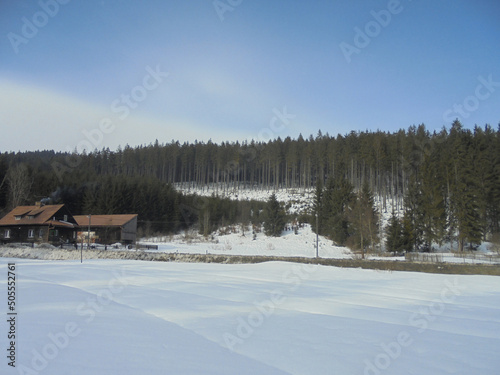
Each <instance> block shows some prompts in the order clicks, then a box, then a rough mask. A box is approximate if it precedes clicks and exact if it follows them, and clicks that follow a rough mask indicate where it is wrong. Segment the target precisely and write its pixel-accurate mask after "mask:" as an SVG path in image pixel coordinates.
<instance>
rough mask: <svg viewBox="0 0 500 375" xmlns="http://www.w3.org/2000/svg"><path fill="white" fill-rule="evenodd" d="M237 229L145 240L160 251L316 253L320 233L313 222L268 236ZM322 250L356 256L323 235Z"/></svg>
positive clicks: (331, 254) (325, 255)
mask: <svg viewBox="0 0 500 375" xmlns="http://www.w3.org/2000/svg"><path fill="white" fill-rule="evenodd" d="M234 229H235V231H237V232H236V233H230V234H220V233H214V234H212V236H210V237H209V238H208V239H205V238H204V237H203V236H201V235H199V234H197V233H196V232H190V233H187V234H183V235H177V236H172V237H155V238H149V239H142V240H141V241H140V242H141V243H143V244H154V245H158V251H160V252H169V253H176V252H178V253H185V254H225V255H265V256H266V255H267V256H286V257H308V258H312V257H315V256H316V234H314V233H313V231H312V230H311V226H310V225H308V224H305V225H304V226H303V227H302V228H299V230H298V234H295V232H294V231H293V230H288V231H283V233H282V235H281V237H268V236H266V235H265V234H264V233H262V232H260V233H255V237H254V235H253V233H252V230H251V228H250V227H249V228H247V230H246V231H245V235H243V232H242V231H241V228H239V227H236V226H235V227H234ZM318 254H319V256H320V257H322V258H337V259H342V258H352V252H351V250H349V249H348V248H346V247H339V246H334V245H333V243H332V241H330V240H328V239H326V238H325V237H323V236H319V249H318Z"/></svg>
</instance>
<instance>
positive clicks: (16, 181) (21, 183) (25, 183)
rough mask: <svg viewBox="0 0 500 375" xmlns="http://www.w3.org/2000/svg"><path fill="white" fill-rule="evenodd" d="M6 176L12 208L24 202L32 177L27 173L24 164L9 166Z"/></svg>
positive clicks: (28, 192)
mask: <svg viewBox="0 0 500 375" xmlns="http://www.w3.org/2000/svg"><path fill="white" fill-rule="evenodd" d="M6 178H7V184H8V186H9V204H10V206H11V207H12V208H13V207H17V206H19V205H22V204H25V203H26V202H27V201H28V199H29V196H30V193H31V187H32V185H33V178H32V177H31V176H30V174H29V171H28V167H26V165H24V164H17V165H15V166H11V167H10V168H9V170H8V172H7V176H6Z"/></svg>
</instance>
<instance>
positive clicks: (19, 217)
mask: <svg viewBox="0 0 500 375" xmlns="http://www.w3.org/2000/svg"><path fill="white" fill-rule="evenodd" d="M14 217H15V218H16V220H21V218H22V216H21V215H16V216H14Z"/></svg>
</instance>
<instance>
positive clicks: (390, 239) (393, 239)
mask: <svg viewBox="0 0 500 375" xmlns="http://www.w3.org/2000/svg"><path fill="white" fill-rule="evenodd" d="M385 232H386V237H385V246H386V249H387V251H390V252H392V253H399V252H401V251H403V250H404V242H405V239H404V234H403V225H402V224H401V221H400V220H399V218H398V217H397V215H396V214H395V212H394V211H393V212H392V215H391V218H390V219H389V224H388V225H387V227H386V229H385Z"/></svg>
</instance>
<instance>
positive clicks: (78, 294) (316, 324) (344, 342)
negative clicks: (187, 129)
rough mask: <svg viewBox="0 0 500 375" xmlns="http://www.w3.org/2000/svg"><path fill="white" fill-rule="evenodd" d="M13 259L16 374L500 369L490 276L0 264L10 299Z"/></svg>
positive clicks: (1, 338) (495, 293)
mask: <svg viewBox="0 0 500 375" xmlns="http://www.w3.org/2000/svg"><path fill="white" fill-rule="evenodd" d="M7 262H15V264H16V275H17V278H16V282H17V312H18V315H17V325H16V332H17V341H16V366H17V367H16V369H13V368H11V367H9V366H7V361H8V359H7V358H6V357H5V355H4V356H3V359H2V360H1V363H0V367H1V373H2V374H5V375H9V374H21V373H24V374H51V375H62V374H73V375H79V374H85V375H87V374H106V375H109V374H120V375H127V374H131V375H132V374H133V375H136V374H176V375H184V374H185V375H188V374H189V375H191V374H207V375H211V374H217V375H219V374H300V375H306V374H311V375H322V374H345V375H350V374H360V375H361V374H364V375H366V374H369V375H374V374H377V375H379V374H398V375H400V374H426V375H432V374H440V375H441V374H458V373H459V374H474V375H476V374H481V375H490V374H491V375H494V374H495V375H496V374H498V369H499V368H500V357H499V356H498V348H499V347H500V334H499V332H500V284H499V283H498V278H497V277H493V276H455V275H436V274H424V273H412V272H381V271H370V270H361V269H342V268H336V267H323V266H317V265H300V264H290V263H283V262H268V263H261V264H251V265H248V264H247V265H227V264H226V265H223V264H195V263H174V262H172V263H168V262H167V263H165V262H158V263H156V262H140V261H109V260H95V261H84V263H83V264H80V263H79V261H34V260H20V259H5V258H1V259H0V274H1V275H4V277H2V278H1V279H0V290H2V291H3V292H2V294H4V295H6V292H5V291H6V288H7V285H6V275H7ZM5 309H6V303H5V305H4V311H5ZM6 320H7V319H2V320H1V323H0V332H1V335H0V344H1V346H2V348H3V349H4V353H5V352H6V350H5V349H7V348H8V344H7V332H8V327H7V322H6ZM21 371H24V372H21Z"/></svg>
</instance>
